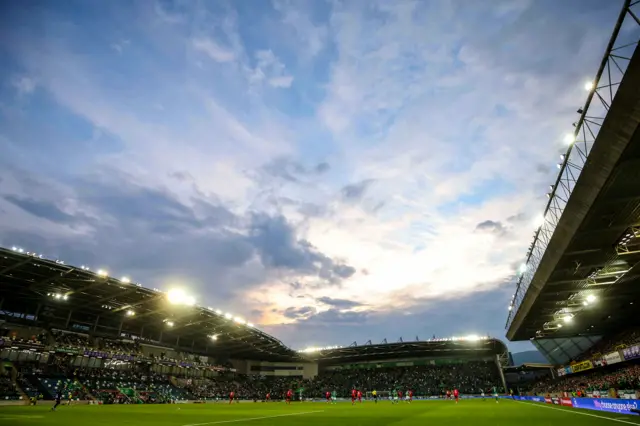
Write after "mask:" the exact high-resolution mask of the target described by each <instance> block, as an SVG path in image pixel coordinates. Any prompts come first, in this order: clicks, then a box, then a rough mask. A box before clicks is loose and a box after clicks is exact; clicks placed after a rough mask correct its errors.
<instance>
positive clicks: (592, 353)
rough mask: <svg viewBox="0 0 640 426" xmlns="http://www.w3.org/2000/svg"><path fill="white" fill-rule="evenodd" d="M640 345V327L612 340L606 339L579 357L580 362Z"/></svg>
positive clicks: (615, 336)
mask: <svg viewBox="0 0 640 426" xmlns="http://www.w3.org/2000/svg"><path fill="white" fill-rule="evenodd" d="M636 344H640V327H632V328H629V329H627V330H624V331H622V332H620V333H618V334H616V335H614V336H612V337H610V338H604V339H602V340H600V341H598V342H597V343H596V344H595V345H593V346H592V347H591V348H589V349H588V350H587V351H585V352H584V353H582V354H581V355H580V356H579V357H578V361H585V360H592V359H595V358H599V357H602V356H604V355H606V354H608V353H611V352H614V351H615V350H618V349H623V348H626V347H628V346H633V345H636Z"/></svg>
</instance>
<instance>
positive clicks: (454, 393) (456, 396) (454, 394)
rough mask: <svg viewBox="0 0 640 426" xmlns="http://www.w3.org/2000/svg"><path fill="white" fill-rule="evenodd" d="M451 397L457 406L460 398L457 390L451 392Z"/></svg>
mask: <svg viewBox="0 0 640 426" xmlns="http://www.w3.org/2000/svg"><path fill="white" fill-rule="evenodd" d="M453 397H454V398H455V399H456V404H457V403H458V398H459V397H460V392H458V389H454V390H453Z"/></svg>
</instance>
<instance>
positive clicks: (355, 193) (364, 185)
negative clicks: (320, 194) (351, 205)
mask: <svg viewBox="0 0 640 426" xmlns="http://www.w3.org/2000/svg"><path fill="white" fill-rule="evenodd" d="M372 183H373V179H365V180H363V181H361V182H358V183H353V184H349V185H345V186H344V187H343V188H342V196H343V197H344V198H345V199H346V200H350V201H359V200H360V199H361V198H362V197H363V196H364V194H365V191H366V190H367V189H368V188H369V186H370V185H371V184H372Z"/></svg>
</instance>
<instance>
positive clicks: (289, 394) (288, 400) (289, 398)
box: [287, 389, 293, 404]
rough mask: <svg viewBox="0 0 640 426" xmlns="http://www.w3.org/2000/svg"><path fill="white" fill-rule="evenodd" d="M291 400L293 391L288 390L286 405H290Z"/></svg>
mask: <svg viewBox="0 0 640 426" xmlns="http://www.w3.org/2000/svg"><path fill="white" fill-rule="evenodd" d="M291 398H293V391H292V390H291V389H289V390H288V391H287V404H291Z"/></svg>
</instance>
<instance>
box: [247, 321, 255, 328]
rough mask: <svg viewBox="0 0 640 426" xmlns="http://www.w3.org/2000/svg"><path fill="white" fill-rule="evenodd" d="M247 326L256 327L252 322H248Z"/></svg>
mask: <svg viewBox="0 0 640 426" xmlns="http://www.w3.org/2000/svg"><path fill="white" fill-rule="evenodd" d="M247 326H249V327H252V328H253V327H255V325H253V323H251V322H248V323H247Z"/></svg>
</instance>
